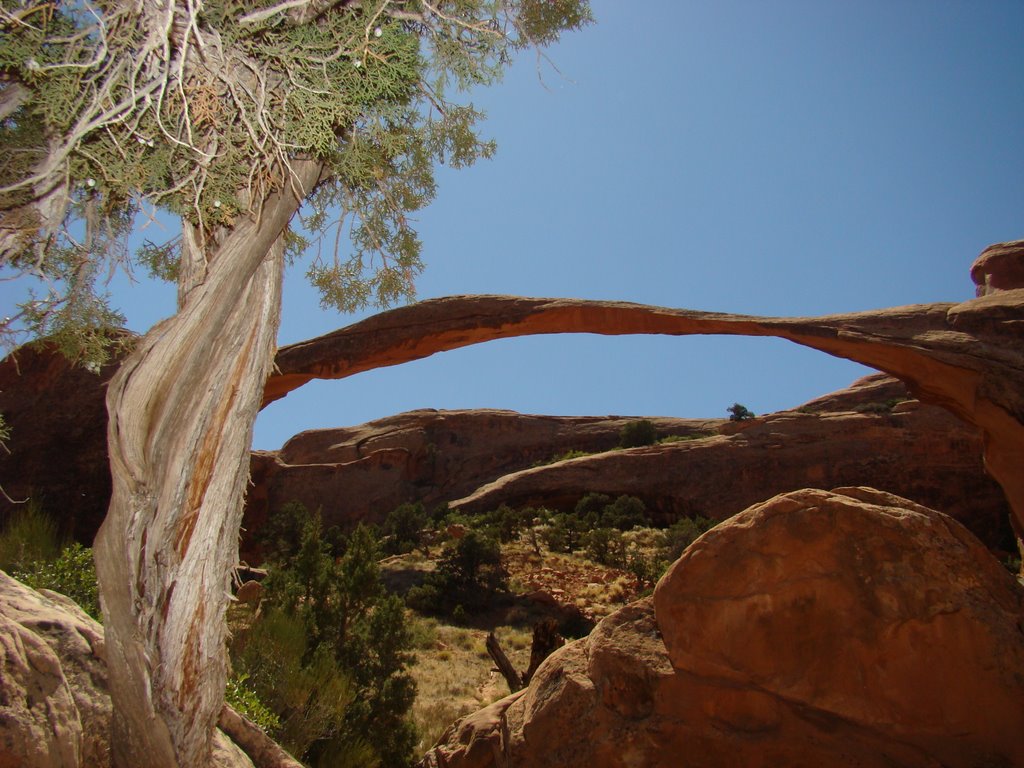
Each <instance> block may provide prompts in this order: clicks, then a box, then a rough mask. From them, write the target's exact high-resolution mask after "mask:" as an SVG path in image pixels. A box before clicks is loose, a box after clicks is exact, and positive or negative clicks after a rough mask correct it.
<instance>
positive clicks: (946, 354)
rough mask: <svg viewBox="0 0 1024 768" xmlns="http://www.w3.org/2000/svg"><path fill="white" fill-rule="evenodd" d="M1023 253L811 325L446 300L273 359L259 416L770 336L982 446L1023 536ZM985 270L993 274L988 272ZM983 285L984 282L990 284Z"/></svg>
mask: <svg viewBox="0 0 1024 768" xmlns="http://www.w3.org/2000/svg"><path fill="white" fill-rule="evenodd" d="M1022 259H1024V241H1017V242H1014V243H1007V244H1000V245H996V246H992V247H990V248H988V249H986V250H985V251H984V252H983V253H982V255H981V256H980V257H979V258H978V260H977V261H976V262H975V263H974V265H973V267H972V277H973V278H974V281H975V283H976V284H977V285H978V293H979V296H978V297H977V298H975V299H972V300H970V301H965V302H962V303H935V304H916V305H909V306H903V307H893V308H889V309H881V310H874V311H867V312H858V313H852V314H841V315H824V316H820V317H802V318H781V317H756V316H750V315H735V314H723V313H715V312H700V311H694V310H687V309H671V308H666V307H655V306H648V305H643V304H633V303H627V302H615V301H593V300H585V299H550V298H548V299H546V298H523V297H515V296H490V295H488V296H453V297H448V298H441V299H432V300H427V301H423V302H419V303H416V304H413V305H410V306H406V307H401V308H399V309H395V310H392V311H389V312H384V313H381V314H378V315H375V316H373V317H370V318H368V319H366V320H363V321H361V322H359V323H355V324H353V325H350V326H348V327H346V328H342V329H340V330H338V331H334V332H333V333H329V334H326V335H324V336H320V337H318V338H315V339H311V340H309V341H305V342H301V343H299V344H294V345H290V346H286V347H282V348H281V350H280V351H279V352H278V355H277V360H276V363H277V368H276V372H275V374H274V375H272V376H271V377H270V379H269V380H268V381H267V384H266V388H265V390H264V406H266V405H267V404H269V403H271V402H273V401H275V400H278V399H280V398H282V397H284V396H286V395H287V394H288V393H289V392H291V391H292V390H295V389H297V388H298V387H300V386H302V385H303V384H305V383H306V382H308V381H311V380H313V379H341V378H345V377H348V376H352V375H354V374H357V373H360V372H363V371H367V370H371V369H374V368H381V367H386V366H391V365H398V364H401V363H405V362H409V361H412V360H417V359H421V358H424V357H428V356H430V355H433V354H435V353H437V352H443V351H446V350H451V349H457V348H460V347H465V346H469V345H471V344H478V343H482V342H485V341H491V340H494V339H502V338H510V337H514V336H528V335H536V334H554V333H594V334H603V335H627V334H663V335H670V336H688V335H697V334H717V335H732V336H772V337H776V338H782V339H787V340H789V341H792V342H794V343H796V344H800V345H803V346H806V347H810V348H812V349H818V350H820V351H822V352H826V353H828V354H830V355H834V356H836V357H842V358H846V359H848V360H853V361H855V362H858V363H862V364H864V365H867V366H870V367H872V368H876V369H878V370H880V371H884V372H885V373H888V374H890V375H892V376H895V377H896V378H898V379H900V380H902V381H903V382H904V383H905V384H906V385H907V387H908V389H909V390H910V391H911V392H912V393H913V394H914V396H915V397H917V398H918V399H919V400H922V401H923V402H927V403H932V404H934V405H938V406H941V407H944V408H946V409H948V410H949V411H951V412H952V413H954V414H955V415H957V416H958V417H960V418H961V419H963V420H964V421H966V422H968V423H969V424H972V425H974V426H976V427H977V428H978V429H979V430H980V431H981V433H982V435H983V440H984V457H985V464H986V468H987V469H988V471H989V473H990V474H991V475H992V476H993V477H994V478H995V479H996V480H997V481H998V482H999V483H1000V484H1001V486H1002V488H1003V490H1004V492H1005V494H1006V497H1007V500H1008V501H1009V504H1010V507H1011V510H1012V515H1013V525H1014V528H1015V530H1016V531H1017V534H1018V536H1020V535H1021V532H1022V531H1024V472H1022V471H1021V470H1022V468H1024V285H1021V284H1020V281H1018V280H1015V279H1013V278H1012V275H1011V276H1010V277H1009V278H1007V277H1005V275H1007V274H1008V273H1007V269H1006V265H1007V264H1008V265H1010V266H1012V267H1013V268H1014V269H1017V271H1020V270H1019V268H1018V267H1019V264H1020V263H1021V262H1022ZM992 265H995V266H994V267H993V266H992ZM993 275H994V276H995V278H993Z"/></svg>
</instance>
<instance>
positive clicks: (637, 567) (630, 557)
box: [626, 549, 669, 588]
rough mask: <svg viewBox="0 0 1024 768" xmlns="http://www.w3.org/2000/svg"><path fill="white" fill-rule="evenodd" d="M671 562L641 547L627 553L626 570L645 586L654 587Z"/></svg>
mask: <svg viewBox="0 0 1024 768" xmlns="http://www.w3.org/2000/svg"><path fill="white" fill-rule="evenodd" d="M668 565H669V563H668V562H667V561H665V560H663V559H662V558H660V557H657V556H656V555H654V554H648V553H645V552H642V551H640V550H639V549H630V551H629V553H628V554H627V555H626V570H627V571H629V572H630V573H631V574H633V576H634V577H636V580H637V581H638V582H639V583H640V584H641V585H642V586H644V587H648V588H649V587H653V586H654V584H655V582H657V580H658V579H660V578H661V575H662V574H663V573H664V572H665V569H666V568H668Z"/></svg>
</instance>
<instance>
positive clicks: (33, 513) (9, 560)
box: [0, 499, 61, 571]
mask: <svg viewBox="0 0 1024 768" xmlns="http://www.w3.org/2000/svg"><path fill="white" fill-rule="evenodd" d="M60 550H61V537H60V535H59V534H58V531H57V524H56V523H55V522H54V520H53V518H51V517H50V516H49V515H47V514H46V513H45V512H43V510H42V507H40V506H39V504H38V503H37V502H36V501H35V500H34V499H30V500H29V501H27V502H26V503H25V504H20V505H18V506H17V507H15V508H14V511H13V512H12V513H11V516H10V517H9V518H8V519H7V524H6V525H5V526H4V529H3V532H2V533H0V569H3V570H5V571H12V570H19V569H21V570H24V569H26V568H27V567H28V566H29V564H30V563H33V562H38V561H52V560H55V559H56V558H57V556H58V555H59V554H60Z"/></svg>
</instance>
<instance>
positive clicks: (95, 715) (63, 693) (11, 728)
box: [0, 571, 111, 768]
mask: <svg viewBox="0 0 1024 768" xmlns="http://www.w3.org/2000/svg"><path fill="white" fill-rule="evenodd" d="M105 686H106V662H105V661H104V658H103V628H102V627H101V626H100V625H99V624H97V623H96V622H95V621H93V620H92V619H91V618H89V617H88V616H87V615H86V614H85V613H84V612H82V610H81V609H80V608H79V607H78V606H77V605H75V604H74V603H73V602H71V601H70V600H68V599H67V598H66V597H63V596H62V595H58V594H56V593H53V592H49V593H39V592H35V591H34V590H31V589H29V588H28V587H26V586H24V585H23V584H21V583H20V582H18V581H15V580H14V579H12V578H11V577H10V576H8V575H7V574H6V573H4V572H3V571H0V766H3V768H9V767H10V768H13V767H14V766H18V767H19V768H21V767H22V766H24V768H65V767H67V768H71V767H73V766H74V767H77V766H82V768H86V767H87V766H103V765H107V764H108V763H109V730H110V711H111V710H110V697H109V696H108V695H107V694H106V692H105Z"/></svg>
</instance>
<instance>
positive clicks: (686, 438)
mask: <svg viewBox="0 0 1024 768" xmlns="http://www.w3.org/2000/svg"><path fill="white" fill-rule="evenodd" d="M714 436H715V433H714V432H694V433H693V434H689V435H666V436H665V437H662V438H660V439H659V440H658V444H659V445H663V444H666V443H688V442H691V441H693V440H704V439H705V438H708V437H714Z"/></svg>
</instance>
